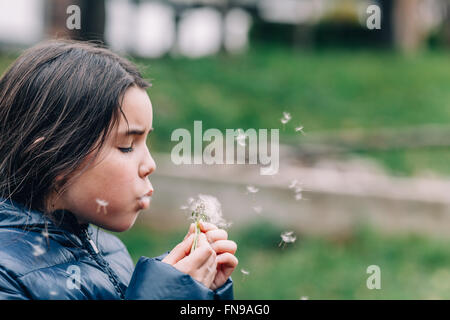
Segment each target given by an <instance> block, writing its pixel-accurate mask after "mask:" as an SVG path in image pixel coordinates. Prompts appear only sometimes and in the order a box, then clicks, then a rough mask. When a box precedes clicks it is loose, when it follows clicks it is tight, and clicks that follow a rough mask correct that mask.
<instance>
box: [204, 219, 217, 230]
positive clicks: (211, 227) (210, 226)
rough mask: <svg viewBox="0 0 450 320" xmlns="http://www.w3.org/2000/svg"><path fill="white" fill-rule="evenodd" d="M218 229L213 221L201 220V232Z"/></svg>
mask: <svg viewBox="0 0 450 320" xmlns="http://www.w3.org/2000/svg"><path fill="white" fill-rule="evenodd" d="M215 229H218V228H217V226H216V225H215V224H213V223H211V222H205V221H200V230H201V232H208V231H211V230H215Z"/></svg>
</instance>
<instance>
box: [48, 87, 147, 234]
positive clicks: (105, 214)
mask: <svg viewBox="0 0 450 320" xmlns="http://www.w3.org/2000/svg"><path fill="white" fill-rule="evenodd" d="M122 109H123V112H124V114H125V116H126V118H127V120H128V123H129V132H128V133H127V123H126V121H125V119H124V117H123V115H122V114H121V119H120V122H119V124H118V126H117V125H116V127H115V128H113V130H112V132H111V134H110V135H109V137H108V139H107V141H106V142H105V145H104V146H103V148H102V150H101V151H100V153H99V156H98V158H97V159H95V161H94V162H93V163H92V164H91V165H90V166H89V168H88V169H87V170H85V171H84V172H83V173H82V174H81V175H80V176H78V177H76V178H74V179H75V180H73V182H72V183H71V184H70V185H69V187H68V188H67V189H66V191H65V192H64V193H63V194H61V195H60V196H59V197H57V198H56V200H55V201H54V209H67V210H69V211H71V212H72V213H74V214H75V215H76V216H77V219H78V221H79V222H80V223H93V224H95V225H97V226H99V227H101V228H104V229H107V230H111V231H119V232H120V231H125V230H127V229H129V228H131V226H132V225H133V224H134V222H135V220H136V218H137V216H138V213H139V210H142V209H147V208H148V206H149V201H148V199H147V200H145V198H144V200H143V199H141V198H142V197H143V196H144V195H151V194H152V193H153V187H152V184H151V183H150V181H149V179H148V175H150V174H151V173H152V172H153V171H155V169H156V164H155V161H154V160H153V158H152V156H151V155H150V151H149V150H148V147H147V144H146V138H147V135H148V133H149V132H150V131H151V130H152V122H153V115H152V112H153V111H152V104H151V102H150V99H149V97H148V95H147V93H146V91H145V90H144V89H141V88H138V87H135V86H132V87H130V88H129V89H127V90H126V92H125V95H124V99H123V104H122ZM90 159H91V158H90V156H88V157H87V158H86V159H85V160H84V161H85V162H86V161H89V160H90ZM103 203H105V204H106V203H107V205H106V206H103Z"/></svg>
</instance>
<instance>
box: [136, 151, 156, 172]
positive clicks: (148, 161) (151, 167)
mask: <svg viewBox="0 0 450 320" xmlns="http://www.w3.org/2000/svg"><path fill="white" fill-rule="evenodd" d="M146 149H147V151H146V154H145V159H144V161H143V162H142V163H141V165H140V166H139V176H140V177H141V178H146V177H147V176H149V175H150V174H152V173H153V171H155V170H156V163H155V160H153V157H152V156H151V154H150V151H149V150H148V148H146Z"/></svg>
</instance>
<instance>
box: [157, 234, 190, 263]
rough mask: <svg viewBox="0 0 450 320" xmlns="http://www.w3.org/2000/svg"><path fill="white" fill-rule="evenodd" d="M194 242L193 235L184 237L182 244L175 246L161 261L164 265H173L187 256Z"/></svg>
mask: <svg viewBox="0 0 450 320" xmlns="http://www.w3.org/2000/svg"><path fill="white" fill-rule="evenodd" d="M193 241H194V234H191V235H189V236H188V237H186V238H185V239H184V240H183V241H182V242H180V243H179V244H177V246H176V247H175V248H173V250H172V251H170V253H169V254H168V255H167V256H166V257H165V258H164V259H163V260H162V261H163V262H165V263H168V264H171V265H174V264H175V263H177V262H178V261H180V260H181V259H183V258H184V257H186V256H187V255H189V252H190V251H191V246H192V242H193Z"/></svg>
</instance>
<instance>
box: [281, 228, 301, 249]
mask: <svg viewBox="0 0 450 320" xmlns="http://www.w3.org/2000/svg"><path fill="white" fill-rule="evenodd" d="M296 239H297V237H296V236H295V235H294V231H285V232H282V233H281V241H280V244H279V245H278V246H279V247H280V246H281V245H283V248H284V247H285V246H286V244H288V243H294V242H295V240H296Z"/></svg>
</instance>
